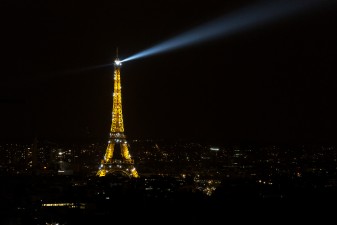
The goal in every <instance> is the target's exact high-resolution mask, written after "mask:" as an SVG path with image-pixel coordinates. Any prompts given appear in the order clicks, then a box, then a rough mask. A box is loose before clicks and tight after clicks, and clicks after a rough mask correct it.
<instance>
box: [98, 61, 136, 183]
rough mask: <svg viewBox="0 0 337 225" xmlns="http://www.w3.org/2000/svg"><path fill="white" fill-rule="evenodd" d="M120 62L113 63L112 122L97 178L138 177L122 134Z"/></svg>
mask: <svg viewBox="0 0 337 225" xmlns="http://www.w3.org/2000/svg"><path fill="white" fill-rule="evenodd" d="M121 65H122V63H121V61H119V59H118V56H117V58H116V60H115V62H114V91H113V107H112V122H111V129H110V134H109V141H108V146H107V149H106V151H105V155H104V158H103V159H102V161H101V165H100V167H99V170H98V172H97V176H100V177H102V176H106V175H108V174H115V173H121V174H124V175H127V176H129V177H134V178H137V177H139V175H138V172H137V170H136V168H135V166H134V161H133V159H132V158H131V155H130V153H129V144H128V142H127V140H126V136H125V134H124V122H123V113H122V91H121V90H122V86H121V74H120V68H121Z"/></svg>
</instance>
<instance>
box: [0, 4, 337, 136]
mask: <svg viewBox="0 0 337 225" xmlns="http://www.w3.org/2000/svg"><path fill="white" fill-rule="evenodd" d="M196 2H200V3H196ZM255 2H258V1H252V0H250V1H243V0H223V1H218V0H208V1H192V0H187V1H182V0H173V1H148V0H145V1H127V0H126V1H111V0H110V1H90V2H89V1H42V0H41V1H3V2H2V3H1V8H2V11H3V12H2V15H3V17H4V18H3V19H2V25H1V29H2V32H1V36H2V39H3V41H2V42H1V44H2V46H1V48H2V54H3V57H2V58H3V59H5V60H3V62H2V63H3V66H2V69H1V77H0V106H1V113H0V116H1V119H0V122H1V137H2V139H3V140H7V139H18V140H20V139H25V140H30V139H32V138H33V137H34V136H38V137H39V138H41V139H50V140H54V139H55V140H56V139H66V140H77V139H81V138H91V139H95V140H96V139H97V140H102V139H103V140H104V139H106V138H107V136H108V132H109V129H110V123H111V109H112V89H113V86H112V85H113V83H112V76H113V67H104V68H100V69H85V68H88V67H91V66H96V65H102V64H107V63H110V62H111V61H113V59H114V57H115V49H116V47H118V48H119V56H120V58H121V59H123V58H126V57H128V56H130V55H132V54H134V53H137V52H139V51H142V50H144V49H146V48H148V47H151V46H153V45H155V44H157V43H160V42H162V41H164V40H167V39H168V38H170V37H174V36H176V35H179V34H180V33H182V32H184V31H187V30H189V29H191V28H194V27H196V26H198V25H200V24H203V23H205V22H208V21H210V20H212V19H214V18H217V17H219V16H222V15H225V14H226V13H230V12H235V11H237V10H238V9H240V8H241V7H243V6H245V5H248V4H254V3H255ZM303 2H304V4H305V2H306V1H305V0H303ZM335 6H336V4H335V5H334V6H329V7H325V8H322V9H317V10H311V11H310V12H306V13H303V14H300V15H297V16H292V17H287V18H284V19H282V20H279V21H275V22H273V23H270V24H268V25H264V26H262V25H261V26H256V27H254V28H252V29H250V30H246V31H242V32H238V33H235V34H233V35H230V36H227V37H224V38H221V39H217V40H213V41H206V42H203V43H200V44H196V45H193V46H190V47H186V48H181V49H177V50H174V51H171V52H167V53H163V54H160V55H155V56H151V57H147V58H143V59H138V60H134V61H130V62H125V63H124V64H123V66H122V69H121V74H122V86H123V89H122V96H123V113H124V123H125V134H126V135H127V136H128V137H129V138H130V139H133V138H165V139H175V138H179V139H193V140H206V141H208V140H210V141H212V140H220V141H222V142H224V143H226V142H246V141H254V142H261V143H265V142H282V143H291V142H298V143H306V142H320V143H336V128H337V117H336V115H337V110H336V103H337V101H336V100H337V78H336V75H337V73H336V72H337V63H336V59H337V53H336V52H337V32H336V27H337V10H336V7H335Z"/></svg>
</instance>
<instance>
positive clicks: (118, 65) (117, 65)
mask: <svg viewBox="0 0 337 225" xmlns="http://www.w3.org/2000/svg"><path fill="white" fill-rule="evenodd" d="M114 66H115V68H120V67H121V66H122V61H120V60H119V58H118V48H117V49H116V59H115V61H114Z"/></svg>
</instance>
